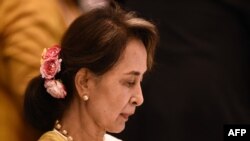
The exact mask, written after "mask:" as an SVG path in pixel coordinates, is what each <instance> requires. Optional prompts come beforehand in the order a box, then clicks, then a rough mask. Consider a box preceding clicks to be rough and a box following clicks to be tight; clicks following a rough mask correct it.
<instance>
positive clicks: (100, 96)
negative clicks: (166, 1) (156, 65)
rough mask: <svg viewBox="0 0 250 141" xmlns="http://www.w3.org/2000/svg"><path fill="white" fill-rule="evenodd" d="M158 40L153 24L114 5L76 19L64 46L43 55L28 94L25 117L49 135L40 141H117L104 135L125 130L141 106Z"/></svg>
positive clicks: (66, 34) (48, 50)
mask: <svg viewBox="0 0 250 141" xmlns="http://www.w3.org/2000/svg"><path fill="white" fill-rule="evenodd" d="M157 38H158V36H157V32H156V28H155V26H154V25H153V24H152V23H150V22H148V21H146V20H144V19H141V18H138V17H136V16H135V15H134V14H133V13H131V12H125V11H123V10H122V9H120V8H119V7H118V6H117V5H116V4H115V3H111V4H110V6H107V7H106V8H99V9H96V10H93V11H90V12H88V13H86V14H84V15H82V16H80V17H79V18H77V19H76V20H75V21H74V22H73V24H72V25H71V26H70V27H69V29H68V30H67V31H66V33H65V35H64V37H63V39H62V42H61V48H60V47H59V46H53V47H51V48H49V49H47V50H45V51H44V52H43V54H42V59H41V67H40V72H41V76H38V77H36V78H34V79H33V80H32V81H31V82H30V84H29V86H28V88H27V90H26V94H25V105H24V106H25V113H26V116H27V118H28V120H29V121H30V122H31V123H32V124H33V125H34V126H35V127H36V128H38V129H40V130H42V131H43V132H45V133H44V134H43V135H42V137H41V138H40V139H39V141H66V140H77V141H103V140H118V139H115V138H114V137H112V136H110V135H108V134H106V132H111V133H119V132H121V131H122V130H123V129H124V127H125V122H126V121H127V120H128V119H129V117H130V116H131V115H133V114H134V112H135V109H136V107H137V106H140V105H141V104H142V103H143V96H142V91H141V86H140V82H141V81H142V78H143V74H144V73H145V72H146V71H147V70H148V69H150V68H151V67H152V63H153V55H154V51H155V47H156V43H157Z"/></svg>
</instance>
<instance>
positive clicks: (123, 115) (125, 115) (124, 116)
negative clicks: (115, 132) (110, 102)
mask: <svg viewBox="0 0 250 141" xmlns="http://www.w3.org/2000/svg"><path fill="white" fill-rule="evenodd" d="M120 115H121V116H122V117H123V118H124V119H125V121H127V120H128V119H129V116H131V115H132V114H127V113H121V114H120Z"/></svg>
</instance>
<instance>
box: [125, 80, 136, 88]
mask: <svg viewBox="0 0 250 141" xmlns="http://www.w3.org/2000/svg"><path fill="white" fill-rule="evenodd" d="M126 85H127V86H128V87H133V86H134V85H135V81H128V82H126Z"/></svg>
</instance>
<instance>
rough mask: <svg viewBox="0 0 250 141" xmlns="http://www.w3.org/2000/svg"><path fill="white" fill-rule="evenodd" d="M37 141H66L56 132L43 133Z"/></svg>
mask: <svg viewBox="0 0 250 141" xmlns="http://www.w3.org/2000/svg"><path fill="white" fill-rule="evenodd" d="M38 141H67V139H66V138H65V137H64V136H62V135H61V134H60V133H58V131H56V130H52V131H48V132H46V133H44V134H43V135H42V136H41V137H40V138H39V140H38Z"/></svg>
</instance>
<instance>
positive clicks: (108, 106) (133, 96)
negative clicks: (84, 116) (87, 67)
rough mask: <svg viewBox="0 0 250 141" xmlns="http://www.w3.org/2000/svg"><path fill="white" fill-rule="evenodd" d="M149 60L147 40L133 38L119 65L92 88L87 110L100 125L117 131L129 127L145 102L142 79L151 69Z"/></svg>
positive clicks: (96, 123)
mask: <svg viewBox="0 0 250 141" xmlns="http://www.w3.org/2000/svg"><path fill="white" fill-rule="evenodd" d="M146 60H147V53H146V49H145V47H144V45H143V43H142V42H141V41H140V40H137V39H131V40H130V41H129V42H128V43H127V46H126V49H125V51H124V54H123V56H122V57H121V58H120V60H119V61H118V62H117V64H116V65H115V66H114V67H113V68H112V69H111V70H110V71H108V72H106V73H105V74H104V75H102V76H100V78H98V79H97V80H96V82H95V83H93V85H92V86H91V87H90V89H89V90H90V91H89V100H88V101H87V104H86V109H87V113H88V115H89V116H90V117H91V119H93V122H94V124H95V125H96V126H97V128H101V129H104V130H105V131H108V132H113V133H118V132H121V131H122V130H123V129H124V128H125V122H126V121H127V120H128V118H129V116H131V115H133V114H134V112H135V108H136V106H139V105H141V104H142V103H143V96H142V90H141V85H140V82H141V81H142V78H143V74H144V72H145V71H146V69H147V61H146Z"/></svg>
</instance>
